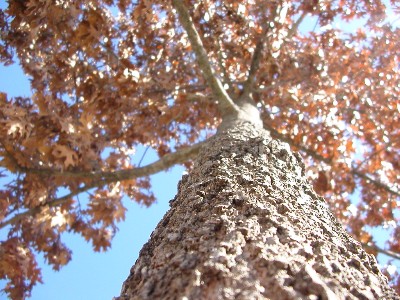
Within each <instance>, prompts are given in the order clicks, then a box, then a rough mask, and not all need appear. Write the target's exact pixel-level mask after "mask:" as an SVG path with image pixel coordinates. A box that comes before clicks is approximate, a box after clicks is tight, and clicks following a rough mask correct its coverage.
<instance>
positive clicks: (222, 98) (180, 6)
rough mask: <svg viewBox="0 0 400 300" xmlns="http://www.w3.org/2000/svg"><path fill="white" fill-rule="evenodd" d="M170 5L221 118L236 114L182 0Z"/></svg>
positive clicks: (233, 105) (232, 103) (234, 107)
mask: <svg viewBox="0 0 400 300" xmlns="http://www.w3.org/2000/svg"><path fill="white" fill-rule="evenodd" d="M172 4H173V6H174V8H175V9H176V11H177V12H178V16H179V20H180V22H181V24H182V26H183V28H184V29H185V31H186V33H187V35H188V38H189V41H190V44H191V45H192V48H193V51H194V53H195V54H196V59H197V63H198V65H199V67H200V69H201V71H202V72H203V76H204V78H205V79H206V81H207V83H208V84H209V86H210V88H211V90H212V92H213V94H214V96H215V97H216V98H217V100H218V108H219V112H220V113H221V115H222V116H224V115H228V114H230V113H232V112H234V111H236V112H237V111H238V108H237V106H236V105H235V103H234V102H233V101H232V99H231V98H230V97H229V95H228V93H227V92H226V91H225V89H224V87H223V85H222V83H221V81H220V80H219V79H218V77H217V76H216V74H215V72H214V70H213V68H212V67H211V64H210V61H209V60H208V56H207V52H206V50H205V49H204V46H203V43H202V41H201V38H200V35H199V33H198V32H197V30H196V28H195V26H194V24H193V22H192V18H191V17H190V15H189V12H188V10H187V8H186V7H185V5H184V3H183V0H173V1H172Z"/></svg>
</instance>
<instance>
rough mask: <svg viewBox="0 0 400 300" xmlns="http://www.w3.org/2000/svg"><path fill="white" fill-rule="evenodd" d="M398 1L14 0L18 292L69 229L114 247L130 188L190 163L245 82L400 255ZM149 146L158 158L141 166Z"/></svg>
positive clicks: (360, 222) (333, 203) (7, 142)
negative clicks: (21, 91) (21, 83)
mask: <svg viewBox="0 0 400 300" xmlns="http://www.w3.org/2000/svg"><path fill="white" fill-rule="evenodd" d="M396 2H397V1H394V0H391V1H379V0H375V1H369V0H368V1H367V0H347V1H345V0H336V1H324V0H313V1H311V0H310V1H266V0H249V1H243V2H242V1H233V0H225V1H214V0H207V1H197V0H193V1H192V0H187V1H179V0H174V1H172V3H170V2H169V1H158V0H156V1H148V0H142V1H127V0H120V1H117V0H116V1H113V0H91V1H87V0H77V1H52V0H46V1H43V0H9V1H8V7H7V9H5V10H0V29H1V33H0V60H1V62H2V63H3V64H5V65H9V64H12V63H15V62H19V64H20V66H21V68H22V69H23V71H24V72H25V73H26V74H27V76H28V77H29V79H30V82H31V89H32V95H31V97H29V98H25V97H14V98H10V97H8V96H7V91H2V93H0V108H1V109H0V123H1V126H0V156H1V161H0V168H1V169H0V176H3V177H5V178H6V179H7V180H8V184H6V185H4V186H3V187H1V190H0V195H1V196H0V228H2V230H7V231H8V238H7V239H6V240H4V241H1V244H0V258H1V259H0V261H1V263H0V278H6V279H7V280H8V282H9V284H8V285H7V286H6V288H5V291H6V292H7V293H8V294H9V295H10V296H11V297H12V298H15V299H17V298H20V297H22V296H25V295H29V293H30V291H31V289H32V287H33V286H34V285H35V284H36V283H37V282H38V281H41V275H40V269H39V268H38V266H37V263H36V259H35V255H34V253H36V252H40V253H43V254H44V256H45V258H46V261H47V262H48V263H49V264H51V265H52V266H53V267H54V268H55V269H59V268H60V267H61V266H62V265H65V264H67V263H68V261H69V260H70V259H71V252H70V250H69V248H68V246H67V245H65V244H63V242H62V239H61V236H62V233H63V232H66V231H68V232H75V233H79V234H81V235H82V236H83V237H84V238H85V239H86V240H87V241H90V242H91V243H92V244H93V248H94V250H95V251H101V250H106V249H107V248H108V247H109V246H110V243H111V240H112V237H113V235H114V233H115V231H116V223H117V222H119V221H122V220H123V219H124V216H125V211H126V209H125V207H124V206H123V204H122V202H121V199H122V197H124V196H128V197H130V198H132V199H133V200H134V201H137V202H139V203H141V204H143V205H151V204H152V203H153V202H154V201H155V198H154V196H153V194H152V192H151V186H150V181H149V177H148V176H149V175H151V174H154V173H156V172H159V171H161V170H166V169H168V168H169V167H171V166H172V165H174V164H184V165H185V166H186V167H188V168H190V167H191V163H190V160H191V159H192V158H193V157H194V156H195V155H196V153H197V151H198V149H199V148H200V146H201V145H202V144H201V143H202V142H203V141H204V140H205V139H207V137H208V136H210V135H212V134H213V133H214V132H215V130H216V128H217V127H218V125H219V123H220V120H221V116H223V114H224V111H225V109H226V101H230V99H234V100H235V99H238V98H240V96H241V95H243V94H248V95H252V97H253V99H254V101H255V102H256V104H257V107H258V108H259V111H260V113H261V117H262V120H263V125H264V128H266V129H268V130H270V131H271V134H272V135H273V137H275V138H277V139H280V140H282V141H285V142H286V143H288V144H289V145H290V146H291V147H292V148H293V149H294V150H296V151H299V152H300V153H301V154H302V155H303V157H304V159H305V162H306V165H307V167H306V169H307V175H308V177H309V179H310V180H311V181H312V182H313V184H314V189H315V190H316V191H317V192H318V193H320V194H321V195H323V196H324V197H325V199H326V201H327V203H328V204H329V206H330V207H331V209H332V211H333V212H334V214H335V216H336V217H337V218H338V219H339V220H340V221H341V222H342V223H343V225H344V226H345V227H346V228H347V229H348V231H349V232H350V233H351V234H352V235H353V236H354V237H355V238H356V239H358V240H359V241H360V242H361V243H362V244H363V245H364V246H365V248H366V249H367V250H368V251H369V252H371V253H373V254H375V255H377V254H379V253H382V254H385V255H388V256H389V257H390V258H392V259H400V214H399V206H400V204H399V203H400V199H399V196H400V185H399V176H400V174H399V170H400V164H399V161H400V122H399V113H400V100H399V95H400V72H399V63H400V60H399V58H400V57H399V51H398V49H400V29H399V26H396V22H395V20H396V18H398V17H400V16H399V15H400V6H399V4H398V3H396ZM338 25H339V26H338ZM397 25H398V23H397ZM16 84H18V83H16ZM140 145H145V146H148V147H151V148H153V149H154V150H155V151H157V153H158V155H159V157H160V160H159V161H157V162H155V163H153V164H150V165H147V166H138V165H134V164H133V163H132V156H133V155H134V154H135V149H136V148H137V147H138V146H140ZM84 192H88V195H89V196H88V199H87V200H81V201H79V200H78V198H77V195H79V194H81V193H84ZM382 232H385V233H386V232H387V233H388V235H387V236H388V238H387V239H386V240H385V241H383V240H382V238H380V242H379V241H378V238H377V236H376V234H381V233H382ZM385 236H386V234H385ZM378 242H379V243H378ZM392 269H393V268H392ZM392 269H390V270H389V272H387V274H388V275H389V276H391V278H392V283H393V284H394V285H396V284H397V288H398V289H400V280H399V276H398V273H397V272H391V270H392Z"/></svg>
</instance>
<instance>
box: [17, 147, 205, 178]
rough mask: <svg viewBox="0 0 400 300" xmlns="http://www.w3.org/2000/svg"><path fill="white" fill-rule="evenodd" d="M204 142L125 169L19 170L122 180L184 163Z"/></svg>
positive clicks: (20, 169) (150, 173) (22, 170)
mask: <svg viewBox="0 0 400 300" xmlns="http://www.w3.org/2000/svg"><path fill="white" fill-rule="evenodd" d="M203 144H204V142H200V143H197V144H195V145H193V146H190V147H186V148H183V149H180V150H178V151H176V152H174V153H169V154H166V155H164V156H163V157H162V158H160V159H159V160H158V161H156V162H153V163H151V164H149V165H147V166H144V167H140V168H133V169H125V170H118V171H111V172H87V171H61V170H57V169H44V168H43V169H30V168H23V167H19V168H18V169H19V171H21V172H25V173H31V174H42V175H53V176H62V177H72V178H91V179H101V180H111V182H113V181H121V180H127V179H134V178H138V177H143V176H148V175H152V174H155V173H158V172H160V171H162V170H166V169H168V168H170V167H172V166H173V165H176V164H180V163H184V162H186V161H188V160H189V159H191V158H193V157H194V156H195V155H196V154H197V153H198V151H199V150H200V148H201V147H202V145H203Z"/></svg>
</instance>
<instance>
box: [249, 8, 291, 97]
mask: <svg viewBox="0 0 400 300" xmlns="http://www.w3.org/2000/svg"><path fill="white" fill-rule="evenodd" d="M288 7H289V5H288V3H286V2H283V4H280V5H278V7H277V8H276V10H275V14H274V18H273V20H274V21H276V22H277V23H278V24H283V22H284V21H285V18H286V15H287V11H288ZM274 26H275V25H274ZM270 28H271V25H270V22H267V21H265V25H264V28H263V30H262V33H261V36H260V37H259V39H258V42H257V45H256V48H255V50H254V53H253V57H252V60H251V64H250V70H249V75H248V77H247V80H246V82H245V84H244V87H243V95H244V96H243V97H248V96H249V95H250V93H251V92H252V89H253V84H254V80H255V74H256V72H257V70H258V67H259V65H260V60H261V57H262V52H263V50H264V43H265V40H266V39H267V35H268V31H269V29H270Z"/></svg>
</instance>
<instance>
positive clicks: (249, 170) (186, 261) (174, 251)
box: [119, 120, 400, 300]
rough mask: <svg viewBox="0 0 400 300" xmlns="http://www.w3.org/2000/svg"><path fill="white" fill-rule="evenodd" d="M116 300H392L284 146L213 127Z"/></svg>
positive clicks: (249, 130) (251, 129)
mask: <svg viewBox="0 0 400 300" xmlns="http://www.w3.org/2000/svg"><path fill="white" fill-rule="evenodd" d="M119 299H246V300H247V299H271V300H275V299H276V300H278V299H279V300H286V299H293V300H294V299H309V300H311V299H328V300H334V299H400V297H399V296H398V295H397V294H396V293H395V292H394V291H393V290H392V289H390V288H389V286H388V283H387V279H386V277H385V276H384V275H383V274H382V273H381V272H380V271H379V269H378V266H377V263H376V260H375V258H374V257H373V256H371V255H369V254H367V253H366V252H365V251H364V250H363V249H362V247H361V246H360V244H359V243H358V242H357V241H355V240H354V239H353V238H352V237H350V236H349V235H348V234H347V233H346V232H345V230H344V229H343V228H342V226H341V225H340V224H339V223H338V222H337V221H336V220H335V218H334V217H333V215H332V214H331V213H330V211H329V209H328V208H327V205H326V203H325V202H324V200H323V198H322V197H320V196H318V195H317V194H316V193H315V192H314V190H313V189H312V187H311V185H310V184H309V183H308V182H307V180H306V178H305V174H304V164H303V163H302V159H301V157H300V156H299V155H298V154H293V153H292V152H291V150H290V149H289V146H288V145H287V144H284V143H282V142H279V141H277V140H274V139H272V138H271V137H270V135H269V134H268V132H267V131H265V130H263V129H262V128H260V127H259V126H255V125H254V124H251V123H249V122H246V121H243V120H242V121H239V122H235V125H234V126H227V127H226V128H222V129H221V130H219V132H218V133H217V134H216V135H215V136H214V137H212V138H210V140H209V141H208V143H207V144H206V146H204V147H203V148H202V150H201V151H200V153H199V156H198V158H197V160H196V163H195V166H194V168H193V170H192V171H191V172H190V174H189V175H184V176H183V177H182V180H181V181H180V183H179V186H178V194H177V195H176V197H175V198H174V200H172V201H171V208H170V210H169V211H168V212H167V213H166V215H165V216H164V218H163V219H162V220H161V222H160V223H159V224H158V226H157V228H156V229H155V231H154V232H153V233H152V235H151V238H150V240H149V241H148V242H147V243H146V244H145V245H144V247H143V249H142V250H141V252H140V255H139V258H138V260H137V261H136V263H135V265H134V266H133V267H132V269H131V273H130V275H129V277H128V278H127V280H126V281H125V283H124V285H123V288H122V292H121V296H120V298H119Z"/></svg>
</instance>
